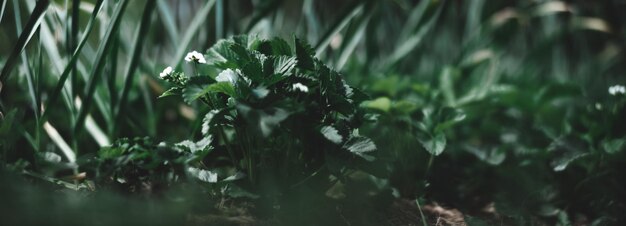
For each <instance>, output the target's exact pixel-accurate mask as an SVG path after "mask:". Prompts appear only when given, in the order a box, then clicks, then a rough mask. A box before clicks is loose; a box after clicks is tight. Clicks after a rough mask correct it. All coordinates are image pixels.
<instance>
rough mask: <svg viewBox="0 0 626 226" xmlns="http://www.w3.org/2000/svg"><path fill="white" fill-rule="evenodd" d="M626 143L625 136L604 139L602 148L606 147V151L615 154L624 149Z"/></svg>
mask: <svg viewBox="0 0 626 226" xmlns="http://www.w3.org/2000/svg"><path fill="white" fill-rule="evenodd" d="M624 143H626V141H625V140H624V139H623V138H618V139H612V140H604V141H603V142H602V148H604V151H605V152H606V153H609V154H615V153H618V152H620V151H623V150H624Z"/></svg>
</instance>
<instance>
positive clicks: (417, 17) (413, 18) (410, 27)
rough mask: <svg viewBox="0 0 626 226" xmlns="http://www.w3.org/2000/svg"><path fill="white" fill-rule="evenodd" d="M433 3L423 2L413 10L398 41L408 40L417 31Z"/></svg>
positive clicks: (424, 0)
mask: <svg viewBox="0 0 626 226" xmlns="http://www.w3.org/2000/svg"><path fill="white" fill-rule="evenodd" d="M431 2H432V1H430V0H423V1H420V3H419V4H418V5H417V6H416V7H415V8H413V10H411V13H410V14H409V18H408V19H407V22H406V24H404V26H403V28H402V31H401V32H400V36H399V38H398V40H406V39H408V38H409V36H410V35H411V34H412V33H413V32H414V31H415V29H416V28H417V25H419V23H420V22H421V21H422V17H423V16H424V13H426V9H428V5H430V3H431Z"/></svg>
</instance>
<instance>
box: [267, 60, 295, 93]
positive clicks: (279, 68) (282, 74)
mask: <svg viewBox="0 0 626 226" xmlns="http://www.w3.org/2000/svg"><path fill="white" fill-rule="evenodd" d="M270 63H271V64H270ZM297 63H298V61H297V60H296V58H295V57H286V56H277V57H271V58H270V59H268V61H266V63H265V67H264V69H263V70H264V71H266V72H269V74H270V77H269V78H267V80H266V81H265V85H267V86H270V85H273V84H276V83H277V82H280V81H282V80H283V79H285V78H287V77H288V76H289V75H291V72H292V71H293V69H294V68H295V67H296V65H297Z"/></svg>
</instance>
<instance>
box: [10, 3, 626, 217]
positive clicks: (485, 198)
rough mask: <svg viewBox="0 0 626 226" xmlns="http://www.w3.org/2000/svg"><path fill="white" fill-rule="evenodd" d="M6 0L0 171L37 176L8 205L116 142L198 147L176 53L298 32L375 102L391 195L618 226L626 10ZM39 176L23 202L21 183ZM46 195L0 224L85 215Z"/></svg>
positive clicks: (623, 167)
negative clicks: (44, 211)
mask: <svg viewBox="0 0 626 226" xmlns="http://www.w3.org/2000/svg"><path fill="white" fill-rule="evenodd" d="M0 7H2V8H1V9H0V10H1V11H0V53H1V54H0V65H3V66H2V73H1V75H0V81H1V83H0V111H1V113H2V116H0V117H1V118H2V119H1V120H2V122H1V124H0V136H1V138H0V145H1V146H0V150H2V157H1V159H0V162H1V163H2V165H3V170H6V171H12V172H19V173H21V174H25V175H26V178H27V180H26V181H28V182H26V181H24V182H19V181H23V179H18V178H14V177H12V176H10V175H7V176H3V180H4V181H2V183H1V184H2V185H0V186H2V189H3V190H0V191H2V192H3V193H5V194H20V195H19V196H25V194H26V193H28V194H37V193H44V194H45V192H43V191H40V192H37V191H39V190H40V189H43V190H45V191H48V190H50V189H51V188H49V187H50V186H52V185H45V183H48V182H45V183H44V182H42V181H51V182H52V184H61V185H62V184H64V183H67V186H69V187H72V186H73V185H72V183H71V180H68V179H67V178H66V179H65V180H63V179H62V178H63V177H67V176H72V175H74V174H76V173H77V171H75V170H76V167H74V166H76V164H79V165H80V163H81V161H86V159H88V158H90V157H92V156H93V155H95V153H96V152H97V150H99V149H100V148H102V147H105V146H108V145H110V144H112V143H113V142H114V141H115V140H117V139H118V138H122V137H145V136H148V137H151V138H153V139H154V140H158V141H170V142H173V141H180V140H184V139H188V138H190V137H194V136H196V137H197V136H198V134H199V128H200V125H201V123H202V116H201V115H202V113H206V111H207V109H205V108H203V107H202V106H195V105H191V106H190V105H187V104H185V103H184V102H183V101H182V99H181V98H179V97H165V98H160V99H157V97H158V96H159V95H160V94H161V93H162V92H164V91H165V90H166V89H167V86H168V85H167V84H166V83H165V82H163V81H162V80H160V79H158V74H159V72H161V71H162V70H163V68H165V67H167V66H172V67H174V68H177V69H178V70H182V71H186V72H191V71H192V70H193V67H192V66H191V65H189V64H185V63H184V62H183V61H182V59H183V57H184V54H186V53H187V52H189V51H191V50H198V51H200V52H204V51H205V50H206V49H208V48H209V47H211V46H212V45H213V44H214V43H215V42H216V41H217V40H219V39H222V38H227V37H230V36H233V35H239V34H254V35H258V36H260V37H263V38H271V37H275V36H278V37H282V38H285V39H286V40H292V37H293V36H297V37H299V38H301V39H304V40H307V41H308V42H309V43H311V46H312V47H313V49H314V50H315V53H316V56H317V57H319V58H320V59H321V60H322V61H323V62H325V63H327V64H328V65H330V66H332V67H333V68H334V69H335V70H337V71H340V72H341V73H342V74H343V77H344V78H345V79H346V80H347V81H348V83H349V84H351V85H353V86H355V87H358V88H360V89H362V90H364V91H365V92H366V93H368V94H369V95H370V98H371V100H370V101H368V102H366V103H365V104H364V105H362V107H363V108H366V109H368V110H370V111H371V112H373V113H375V114H376V115H377V116H378V118H377V120H376V121H375V122H374V123H371V124H368V125H366V126H365V127H364V128H362V133H364V134H367V135H369V136H370V137H372V138H373V139H374V141H375V143H376V145H377V147H378V149H379V152H378V156H377V157H378V159H380V160H381V162H379V165H378V166H377V167H373V168H376V169H372V171H373V172H382V173H380V174H382V175H383V176H379V177H380V178H386V179H385V182H380V183H379V184H382V185H384V186H386V187H388V188H389V189H390V190H392V191H393V192H394V194H395V195H396V196H398V197H404V198H409V199H416V198H419V200H424V201H427V202H438V203H440V204H442V205H445V206H449V207H452V208H456V209H459V210H461V212H463V213H464V214H465V221H466V222H467V223H468V224H469V225H489V224H490V223H489V221H488V220H484V219H480V218H479V217H475V218H474V217H473V216H482V215H484V214H486V213H485V212H484V211H481V210H483V209H484V208H486V207H491V208H494V209H495V212H496V213H497V215H499V216H500V218H501V219H504V220H503V221H504V222H507V224H510V225H542V224H546V225H557V224H558V225H622V224H624V223H626V219H625V218H624V216H623V213H624V212H626V174H624V172H626V154H625V153H626V152H625V150H624V149H625V148H626V146H625V145H624V143H625V142H626V140H625V139H626V137H625V135H626V126H624V125H626V108H625V107H624V105H625V102H626V98H625V97H624V94H623V93H622V94H620V93H617V94H616V95H612V94H610V93H609V92H608V91H607V90H608V88H609V87H610V86H613V85H624V84H626V79H625V78H626V77H625V76H626V64H625V63H624V62H626V54H625V52H624V50H625V48H626V14H625V13H624V12H626V1H623V0H606V1H584V0H578V1H574V0H572V1H547V0H545V1H544V0H518V1H514V0H507V1H495V0H491V1H488V0H471V1H462V0H448V1H445V0H435V1H430V0H419V1H417V0H382V1H378V0H353V1H350V0H341V1H339V0H299V1H286V0H252V1H249V0H241V1H225V0H208V1H128V0H118V1H113V0H105V1H100V0H98V1H80V0H64V1H63V0H56V1H47V0H39V1H34V0H2V1H1V3H0ZM50 161H52V162H55V164H51V163H49V162H50ZM377 168H381V170H378V169H377ZM372 174H375V173H372ZM59 179H61V180H59ZM33 181H35V182H33ZM64 181H70V182H64ZM18 182H19V184H18V185H11V186H9V184H13V183H18ZM22 183H24V184H22ZM33 183H35V184H38V185H37V186H36V188H35V187H33V188H29V189H31V190H28V189H26V190H28V191H32V192H30V193H29V192H28V191H26V190H23V189H19V188H21V187H27V185H26V184H29V186H32V184H33ZM41 183H44V185H40V184H41ZM42 187H43V188H42ZM52 187H54V186H52ZM53 194H54V195H55V196H57V195H58V196H62V198H46V197H40V198H37V197H35V196H33V197H32V198H31V199H20V200H17V199H16V200H13V201H12V203H13V204H14V205H15V206H18V207H19V208H17V209H13V210H11V207H8V206H6V205H5V204H2V205H3V207H2V208H3V209H0V211H1V212H2V213H0V215H2V216H7V215H10V212H11V211H19V212H27V210H28V209H30V208H32V209H35V208H39V207H42V208H46V207H48V208H54V207H53V206H54V205H63V204H58V203H59V202H67V203H66V204H65V205H66V206H68V205H69V207H68V208H69V209H68V211H69V212H72V211H77V209H72V208H74V207H75V206H72V205H85V206H88V205H86V204H76V203H77V202H78V201H76V200H75V199H74V198H76V195H75V194H72V195H67V194H65V193H63V194H56V193H53ZM83 195H84V196H87V195H85V194H83ZM66 196H67V197H66ZM6 197H7V198H8V197H11V196H10V195H7V196H6ZM4 198H5V197H3V199H4ZM100 198H101V197H100ZM53 199H54V200H53ZM97 199H98V197H93V196H89V199H88V200H97ZM102 199H103V200H104V199H108V198H102ZM61 200H63V201H61ZM111 200H115V199H111ZM38 202H42V203H44V202H45V203H57V204H48V205H43V206H37V205H34V204H33V203H38ZM71 203H74V204H71ZM112 203H113V204H110V205H111V206H110V209H115V208H118V207H116V205H119V202H115V201H112ZM137 205H147V206H152V207H154V206H160V205H150V204H143V203H142V204H137ZM185 205H186V204H185ZM177 207H180V208H179V209H178V210H177V211H181V209H186V208H195V207H190V206H184V205H183V204H181V205H179V206H176V208H177ZM102 208H106V207H102ZM138 208H139V207H138ZM171 208H175V207H171ZM110 209H109V210H110ZM88 211H89V212H98V209H97V208H94V209H89V210H88ZM151 211H152V212H168V210H163V211H158V210H156V209H154V208H152V209H150V211H148V212H151ZM181 212H182V211H181ZM169 213H171V214H172V219H178V218H177V217H180V216H179V215H176V213H178V212H176V211H169ZM59 214H61V213H59ZM127 214H128V215H129V216H130V215H132V216H140V215H142V214H149V213H143V212H137V213H135V212H130V213H127ZM489 214H493V211H492V212H489ZM50 215H54V214H52V213H50ZM174 215H175V216H174ZM40 217H41V218H39V219H42V218H45V217H46V216H43V215H42V216H40ZM89 217H93V218H97V217H98V216H96V215H93V216H92V215H89V216H87V218H89ZM164 218H165V216H164ZM4 219H9V220H8V221H7V222H8V223H13V222H18V221H19V219H16V218H4ZM0 222H1V221H0ZM37 222H38V221H36V220H33V221H32V222H30V223H33V224H34V223H37ZM55 222H56V221H55ZM59 222H63V221H62V220H59ZM69 222H74V221H73V220H71V221H69ZM157 223H158V222H157ZM160 223H162V224H167V223H165V222H160Z"/></svg>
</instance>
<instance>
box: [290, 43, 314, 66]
mask: <svg viewBox="0 0 626 226" xmlns="http://www.w3.org/2000/svg"><path fill="white" fill-rule="evenodd" d="M295 44H296V58H297V59H298V67H299V68H302V69H306V70H311V71H312V70H315V64H314V61H313V58H314V55H315V52H314V50H313V49H312V48H311V46H310V45H309V44H307V43H306V42H304V41H302V40H300V39H298V38H295Z"/></svg>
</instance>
